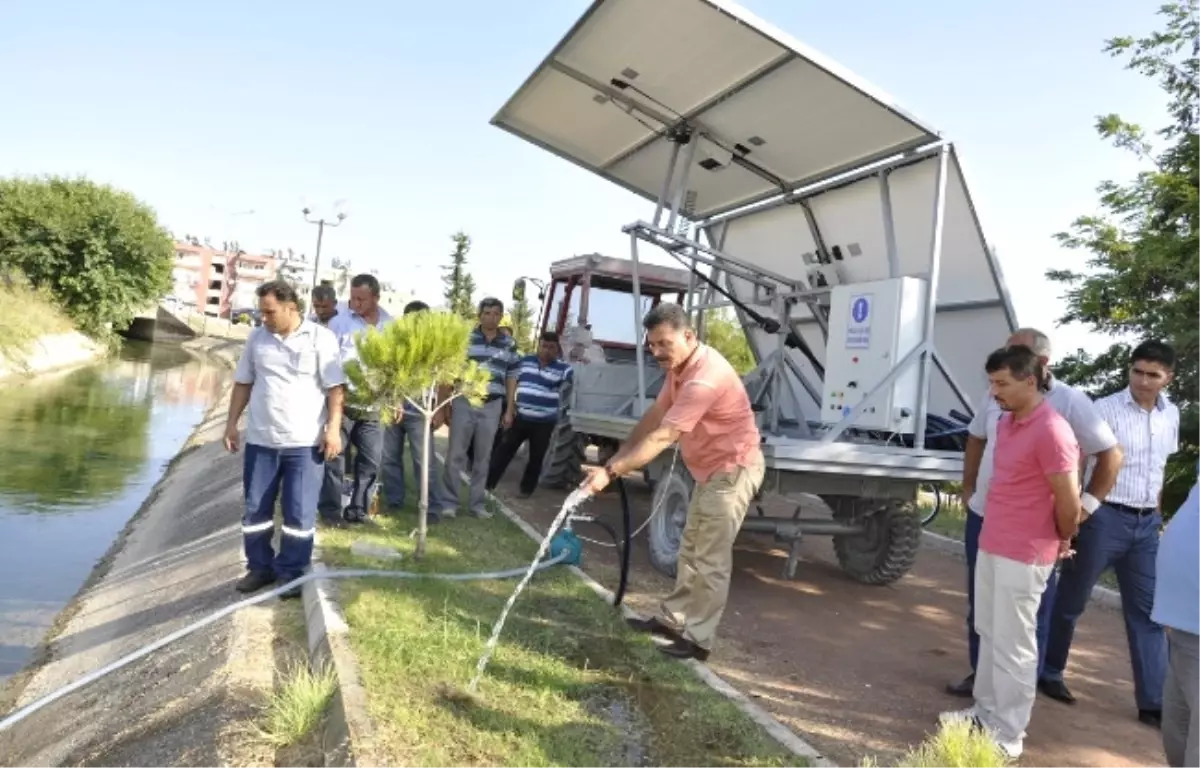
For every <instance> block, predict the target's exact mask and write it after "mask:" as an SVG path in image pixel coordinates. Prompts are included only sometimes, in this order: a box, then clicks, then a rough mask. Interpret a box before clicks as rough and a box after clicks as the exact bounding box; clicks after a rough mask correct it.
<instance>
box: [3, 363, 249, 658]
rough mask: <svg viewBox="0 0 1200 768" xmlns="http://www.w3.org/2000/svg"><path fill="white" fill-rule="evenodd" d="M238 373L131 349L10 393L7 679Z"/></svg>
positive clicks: (13, 387)
mask: <svg viewBox="0 0 1200 768" xmlns="http://www.w3.org/2000/svg"><path fill="white" fill-rule="evenodd" d="M227 374H228V371H227V369H226V368H225V367H224V366H222V365H220V364H219V363H217V362H215V361H211V360H206V359H203V358H200V357H198V356H196V355H193V354H190V353H189V352H187V351H186V350H183V349H181V348H178V347H170V346H152V345H150V344H144V343H137V342H130V343H127V344H125V345H124V346H123V348H122V349H121V351H120V354H119V355H117V356H114V357H113V358H111V359H109V360H106V361H104V362H102V363H99V364H96V365H93V366H89V367H86V368H80V369H76V370H73V371H69V372H66V373H61V374H48V375H45V376H40V377H37V378H34V379H30V380H25V381H17V382H14V383H11V384H0V681H3V680H4V679H6V678H8V677H10V676H11V675H13V674H14V673H16V672H18V671H19V670H20V669H21V668H22V667H23V666H24V665H25V664H26V663H27V662H28V661H29V659H30V657H31V654H32V652H33V650H34V648H36V646H37V644H38V643H39V642H40V641H41V639H42V638H43V637H44V636H45V634H46V631H47V630H48V629H49V628H50V625H51V624H52V623H53V621H54V617H55V616H56V615H57V614H58V613H59V611H61V610H62V608H63V607H64V606H65V605H66V604H67V602H68V601H70V599H71V598H72V597H73V596H74V595H75V594H76V592H77V591H78V590H79V588H80V586H82V585H83V583H84V581H86V580H87V578H88V575H89V574H90V573H91V571H92V569H93V567H95V565H96V563H97V561H98V560H100V558H102V557H103V556H104V554H105V553H106V552H107V551H108V548H109V546H110V545H111V544H112V542H113V541H114V539H115V538H116V536H117V534H118V533H120V531H121V529H122V528H124V526H125V524H126V523H127V522H129V519H130V518H131V517H132V516H133V515H134V513H135V512H137V510H138V508H139V507H140V506H141V504H142V502H143V501H145V499H146V498H147V497H148V496H149V494H150V490H151V489H152V488H153V486H154V484H155V483H156V482H157V481H158V479H159V478H160V477H162V474H163V470H164V469H165V468H166V466H167V464H168V463H169V462H170V461H171V459H172V458H174V456H175V455H176V454H177V453H178V452H179V450H180V449H181V448H182V447H183V444H184V443H185V442H186V441H187V438H188V436H189V435H190V434H191V433H192V430H193V429H194V428H195V427H196V426H197V425H198V424H199V423H200V421H201V420H202V418H203V417H204V414H205V412H206V411H207V410H208V408H209V406H210V405H211V404H212V403H213V401H214V400H215V399H216V397H217V396H218V394H219V392H220V388H221V385H222V384H223V382H224V379H225V376H227Z"/></svg>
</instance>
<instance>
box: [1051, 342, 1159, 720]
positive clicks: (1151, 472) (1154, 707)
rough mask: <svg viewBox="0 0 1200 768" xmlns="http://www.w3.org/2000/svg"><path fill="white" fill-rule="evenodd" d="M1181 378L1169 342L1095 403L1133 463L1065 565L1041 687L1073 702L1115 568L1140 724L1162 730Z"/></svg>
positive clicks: (1154, 347)
mask: <svg viewBox="0 0 1200 768" xmlns="http://www.w3.org/2000/svg"><path fill="white" fill-rule="evenodd" d="M1174 374H1175V350H1173V349H1172V348H1171V347H1170V346H1168V345H1167V344H1164V343H1162V342H1161V341H1147V342H1145V343H1143V344H1141V345H1139V346H1138V347H1137V348H1136V349H1134V350H1133V353H1132V354H1131V355H1130V364H1129V386H1128V387H1126V388H1125V389H1123V390H1121V391H1120V392H1117V393H1116V394H1114V395H1109V396H1108V397H1105V398H1102V399H1100V400H1097V401H1096V410H1097V411H1098V412H1099V413H1100V415H1101V416H1102V417H1103V418H1104V420H1105V421H1106V422H1107V423H1108V425H1109V426H1110V427H1112V430H1113V432H1114V433H1115V434H1116V436H1117V440H1118V441H1119V442H1120V444H1121V447H1122V448H1123V449H1124V453H1125V461H1124V464H1123V465H1122V466H1121V470H1120V472H1119V474H1118V475H1117V482H1116V483H1115V484H1114V485H1113V487H1112V490H1110V491H1109V492H1108V494H1107V495H1106V496H1105V497H1104V501H1103V503H1102V504H1100V505H1099V507H1097V508H1096V509H1095V510H1094V512H1092V514H1091V515H1090V516H1089V517H1088V518H1087V520H1086V521H1084V522H1083V523H1082V525H1080V527H1079V535H1078V539H1077V540H1076V544H1075V550H1076V555H1075V557H1074V558H1072V559H1070V560H1068V561H1066V562H1065V563H1064V564H1063V567H1062V574H1061V576H1060V579H1059V584H1058V596H1057V599H1056V600H1055V603H1054V607H1053V609H1052V612H1051V616H1050V640H1049V643H1048V645H1047V648H1046V662H1045V668H1044V669H1043V671H1042V675H1041V679H1040V680H1039V682H1038V687H1039V688H1040V689H1041V691H1042V693H1045V694H1046V695H1047V696H1049V697H1051V698H1053V699H1057V700H1058V701H1061V702H1063V703H1065V704H1074V703H1075V697H1074V696H1073V695H1072V694H1071V691H1070V689H1068V688H1067V685H1066V683H1065V682H1064V681H1063V671H1064V670H1065V669H1066V667H1067V657H1068V655H1069V654H1070V651H1071V640H1072V639H1073V638H1074V635H1075V623H1076V622H1077V621H1078V620H1079V617H1080V616H1082V615H1083V611H1084V608H1085V607H1086V606H1087V601H1088V597H1089V596H1090V595H1091V593H1092V587H1094V586H1095V585H1096V582H1097V581H1098V580H1099V578H1100V574H1101V573H1103V572H1104V571H1105V570H1106V569H1108V568H1110V567H1111V568H1113V570H1115V571H1116V575H1117V582H1118V583H1119V584H1120V588H1121V610H1122V612H1123V613H1124V615H1125V633H1126V636H1127V637H1128V639H1129V655H1130V659H1131V661H1132V663H1133V684H1134V691H1135V696H1136V699H1137V707H1138V719H1139V720H1141V721H1142V722H1143V723H1145V724H1146V725H1151V726H1155V727H1158V726H1161V724H1162V692H1163V681H1164V678H1165V675H1166V668H1167V643H1166V638H1165V636H1164V634H1163V629H1162V627H1161V626H1159V625H1158V624H1156V623H1155V622H1154V621H1153V620H1152V619H1151V618H1150V613H1151V610H1152V608H1153V603H1154V587H1155V559H1156V557H1157V555H1158V544H1159V529H1160V528H1161V527H1162V486H1163V474H1164V470H1165V469H1166V465H1167V457H1168V456H1170V455H1171V454H1172V453H1175V452H1176V451H1178V450H1179V408H1178V407H1176V406H1175V405H1174V404H1173V403H1171V402H1170V401H1169V400H1168V399H1167V396H1166V393H1165V389H1166V387H1167V385H1168V384H1170V383H1171V380H1172V379H1173V378H1174Z"/></svg>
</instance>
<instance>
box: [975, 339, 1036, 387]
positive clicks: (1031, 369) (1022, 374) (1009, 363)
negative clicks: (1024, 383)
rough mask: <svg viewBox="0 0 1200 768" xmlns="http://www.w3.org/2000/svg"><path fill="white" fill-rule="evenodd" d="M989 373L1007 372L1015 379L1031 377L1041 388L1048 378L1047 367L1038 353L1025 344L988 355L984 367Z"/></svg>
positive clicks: (1004, 348)
mask: <svg viewBox="0 0 1200 768" xmlns="http://www.w3.org/2000/svg"><path fill="white" fill-rule="evenodd" d="M983 368H984V370H986V371H987V372H988V373H996V372H998V371H1004V370H1007V371H1008V372H1009V373H1011V374H1012V377H1013V378H1014V379H1028V378H1029V377H1030V376H1032V377H1033V379H1034V380H1035V381H1036V382H1038V386H1039V387H1040V386H1041V384H1042V382H1043V381H1044V380H1045V378H1046V370H1045V366H1044V365H1042V360H1041V358H1040V357H1038V355H1037V353H1036V352H1034V351H1033V350H1032V349H1030V348H1029V347H1027V346H1025V345H1024V344H1015V345H1013V346H1011V347H1001V348H1000V349H997V350H996V351H995V352H993V353H992V354H990V355H988V359H987V362H986V363H984V365H983Z"/></svg>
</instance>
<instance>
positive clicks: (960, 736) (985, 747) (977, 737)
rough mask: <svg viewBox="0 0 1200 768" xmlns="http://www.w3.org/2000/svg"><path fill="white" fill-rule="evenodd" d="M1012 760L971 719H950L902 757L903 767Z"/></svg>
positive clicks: (973, 766) (996, 764)
mask: <svg viewBox="0 0 1200 768" xmlns="http://www.w3.org/2000/svg"><path fill="white" fill-rule="evenodd" d="M1010 763H1011V761H1010V760H1009V759H1008V758H1007V757H1005V755H1004V753H1003V752H1002V751H1001V750H1000V747H999V746H997V745H996V742H995V741H993V740H992V738H991V737H990V736H988V735H987V734H986V733H984V732H982V731H980V730H979V729H978V728H973V727H971V724H970V723H947V724H944V725H942V726H941V727H939V728H938V731H937V733H935V734H934V735H933V736H930V737H929V738H928V739H926V740H925V742H924V743H922V744H921V745H920V746H918V747H917V748H916V749H914V750H912V751H911V752H909V753H908V754H907V755H905V756H904V758H903V759H902V760H901V761H900V766H901V767H902V768H935V766H947V767H948V768H1003V767H1004V766H1007V765H1009V764H1010Z"/></svg>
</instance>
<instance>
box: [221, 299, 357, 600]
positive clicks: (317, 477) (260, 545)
mask: <svg viewBox="0 0 1200 768" xmlns="http://www.w3.org/2000/svg"><path fill="white" fill-rule="evenodd" d="M257 294H258V301H259V310H260V311H261V312H262V318H263V324H262V325H261V326H259V327H258V328H255V329H254V330H253V331H251V333H250V337H249V338H248V339H246V348H245V349H244V350H243V351H242V356H241V358H240V359H239V360H238V365H237V371H236V372H235V373H234V376H233V380H234V387H233V394H232V396H231V398H230V401H229V419H228V421H227V422H226V425H225V448H226V449H227V450H229V451H230V452H231V453H232V452H236V451H237V449H238V426H237V425H238V419H239V418H240V417H241V415H242V412H243V411H246V451H245V459H244V462H243V468H242V485H243V488H244V491H245V498H246V510H245V514H244V515H243V517H242V539H243V544H244V546H245V550H246V561H247V573H246V575H245V576H243V577H242V579H241V580H240V581H239V582H238V584H237V589H238V591H239V592H254V591H257V590H259V589H262V588H263V587H265V586H267V585H269V584H272V583H274V582H275V581H277V580H278V581H284V582H287V581H291V580H292V579H295V578H297V577H299V576H300V575H301V574H303V573H304V571H305V570H306V569H307V568H308V566H309V564H310V562H311V560H312V549H313V536H314V534H315V533H316V530H317V529H316V516H317V497H318V494H319V493H320V492H321V482H322V480H323V478H324V466H325V461H326V460H327V459H332V458H334V457H336V456H337V455H338V454H339V453H340V452H341V450H342V443H341V413H342V397H343V391H342V388H343V384H344V383H345V376H344V374H343V373H342V361H341V354H340V350H339V349H338V341H337V337H336V336H335V335H334V334H333V333H332V332H330V331H329V330H328V329H327V328H324V327H322V326H320V325H318V324H316V323H314V322H311V321H309V320H305V319H303V317H302V316H301V314H300V310H299V307H298V304H299V299H298V297H297V295H296V290H295V288H293V287H292V286H291V285H289V284H288V283H286V282H284V281H282V280H274V281H271V282H268V283H264V284H263V285H261V286H260V287H259V288H258V291H257ZM247 406H249V410H248V411H247V410H246V409H247ZM280 495H282V500H281V501H282V504H281V506H282V508H283V527H282V530H281V537H280V545H279V555H278V556H276V555H275V551H274V549H273V548H272V546H271V539H272V538H273V536H274V533H275V501H276V499H277V498H279V497H280ZM299 594H300V590H299V588H298V587H297V588H294V589H291V590H289V591H288V592H286V593H284V595H282V596H283V597H297V596H299Z"/></svg>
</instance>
